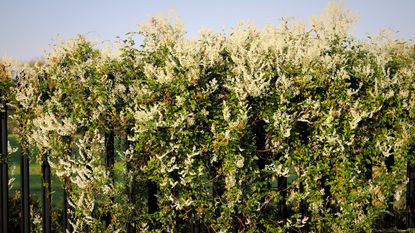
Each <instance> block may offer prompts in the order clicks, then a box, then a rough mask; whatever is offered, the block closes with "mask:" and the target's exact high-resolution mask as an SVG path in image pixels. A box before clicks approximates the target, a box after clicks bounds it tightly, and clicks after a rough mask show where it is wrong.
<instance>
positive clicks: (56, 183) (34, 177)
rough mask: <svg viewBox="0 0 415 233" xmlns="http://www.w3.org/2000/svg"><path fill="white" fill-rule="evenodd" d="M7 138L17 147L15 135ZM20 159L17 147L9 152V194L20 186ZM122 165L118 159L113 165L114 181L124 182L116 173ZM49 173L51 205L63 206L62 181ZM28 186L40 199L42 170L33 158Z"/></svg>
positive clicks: (31, 192) (120, 170)
mask: <svg viewBox="0 0 415 233" xmlns="http://www.w3.org/2000/svg"><path fill="white" fill-rule="evenodd" d="M8 140H9V142H10V144H11V146H12V148H19V142H18V139H17V136H16V135H14V134H9V135H8ZM116 143H120V142H116ZM116 146H117V145H116ZM116 159H117V158H116ZM20 160H21V155H20V149H18V150H17V151H16V152H15V153H12V154H9V179H14V181H13V183H12V188H11V190H10V194H14V193H16V192H18V191H20V187H21V176H20ZM124 166H125V163H124V162H122V161H119V160H118V161H117V162H116V163H115V165H114V174H115V175H116V183H123V182H124V181H123V178H122V177H121V176H117V174H122V170H123V167H124ZM51 175H52V177H51V182H52V184H51V188H52V206H54V207H63V183H62V182H61V181H60V180H59V178H58V177H57V176H54V175H53V173H52V174H51ZM29 188H30V194H31V195H32V196H33V197H34V198H35V199H36V200H38V201H40V200H41V197H42V170H41V165H40V164H38V163H37V162H36V161H35V159H34V158H31V159H30V164H29Z"/></svg>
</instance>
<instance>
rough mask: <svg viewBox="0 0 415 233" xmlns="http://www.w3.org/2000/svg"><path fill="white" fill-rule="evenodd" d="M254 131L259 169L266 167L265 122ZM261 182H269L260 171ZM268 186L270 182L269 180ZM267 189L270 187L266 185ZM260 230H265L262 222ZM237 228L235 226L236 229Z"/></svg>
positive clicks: (259, 124)
mask: <svg viewBox="0 0 415 233" xmlns="http://www.w3.org/2000/svg"><path fill="white" fill-rule="evenodd" d="M254 132H255V139H256V140H255V145H256V154H257V156H258V168H259V170H260V171H261V170H263V169H264V168H265V158H264V157H265V156H264V153H265V140H266V133H265V122H264V121H259V122H257V123H256V124H255V125H254ZM260 182H267V181H266V179H265V177H263V175H262V174H261V173H260ZM267 186H269V185H268V182H267ZM266 188H267V189H268V188H270V187H266ZM264 201H265V198H262V199H261V202H264ZM259 227H260V231H265V228H264V226H263V225H262V224H261V225H260V226H259ZM233 230H235V227H234V229H233Z"/></svg>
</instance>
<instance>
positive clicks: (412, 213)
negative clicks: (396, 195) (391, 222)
mask: <svg viewBox="0 0 415 233" xmlns="http://www.w3.org/2000/svg"><path fill="white" fill-rule="evenodd" d="M406 169H407V171H406V172H407V173H406V174H407V178H408V179H409V182H408V184H406V208H407V227H408V228H415V165H411V164H410V162H409V161H408V165H407V168H406Z"/></svg>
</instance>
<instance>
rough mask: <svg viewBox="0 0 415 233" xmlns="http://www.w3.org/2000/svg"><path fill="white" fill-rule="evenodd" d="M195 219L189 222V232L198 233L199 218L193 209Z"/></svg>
mask: <svg viewBox="0 0 415 233" xmlns="http://www.w3.org/2000/svg"><path fill="white" fill-rule="evenodd" d="M194 212H195V213H194V216H195V220H194V222H192V223H191V224H190V231H191V233H200V219H199V217H198V216H197V214H196V211H194Z"/></svg>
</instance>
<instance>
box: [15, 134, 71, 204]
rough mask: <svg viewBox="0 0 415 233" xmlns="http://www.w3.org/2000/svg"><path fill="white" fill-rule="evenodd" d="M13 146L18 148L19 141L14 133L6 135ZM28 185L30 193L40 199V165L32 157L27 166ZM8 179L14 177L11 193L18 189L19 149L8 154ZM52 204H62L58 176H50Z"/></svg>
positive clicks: (19, 178)
mask: <svg viewBox="0 0 415 233" xmlns="http://www.w3.org/2000/svg"><path fill="white" fill-rule="evenodd" d="M8 139H9V141H10V144H11V146H12V147H13V148H18V147H19V143H18V140H17V138H16V136H15V135H13V134H11V135H9V137H8ZM29 174H30V177H29V186H30V194H31V195H32V196H33V197H34V198H36V199H37V200H40V198H41V195H42V171H41V166H40V165H39V164H37V163H36V162H35V161H34V159H31V160H30V166H29ZM9 179H14V181H13V186H12V189H11V194H13V193H15V192H16V191H19V190H20V182H21V176H20V150H18V151H17V152H15V153H13V154H10V155H9ZM51 182H52V205H53V206H62V204H63V188H62V183H61V182H60V181H59V179H58V177H56V176H52V181H51Z"/></svg>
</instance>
